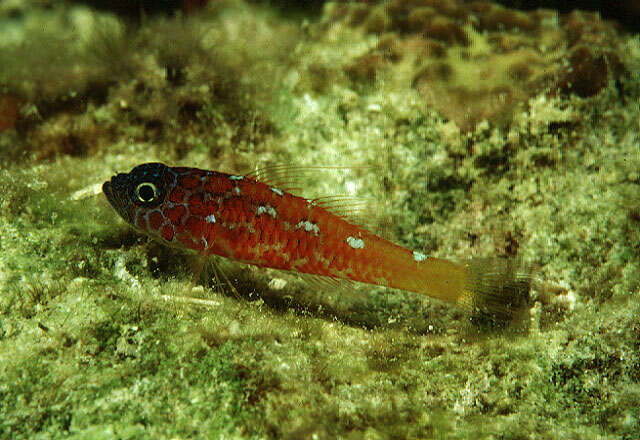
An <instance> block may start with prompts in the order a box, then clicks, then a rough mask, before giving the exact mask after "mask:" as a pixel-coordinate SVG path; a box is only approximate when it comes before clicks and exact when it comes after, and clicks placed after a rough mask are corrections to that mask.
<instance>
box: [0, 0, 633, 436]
mask: <svg viewBox="0 0 640 440" xmlns="http://www.w3.org/2000/svg"><path fill="white" fill-rule="evenodd" d="M71 11H74V10H71ZM75 11H76V13H77V12H78V11H80V12H81V13H82V14H88V15H87V16H89V17H93V16H94V14H95V17H96V20H98V19H100V17H101V16H102V15H101V14H98V13H94V12H91V11H88V10H86V9H82V8H81V9H79V10H75ZM65 13H67V12H66V11H64V10H62V9H60V10H58V9H56V10H55V11H54V14H61V15H63V16H64V14H65ZM34 14H35V13H34ZM37 14H46V13H45V12H42V11H40V12H38V13H37ZM107 15H108V14H107ZM76 16H77V15H76ZM47 18H48V19H50V18H52V17H47ZM108 19H109V20H112V21H113V22H115V23H119V19H117V18H115V17H112V16H110V15H109V16H108ZM182 20H183V19H182V18H174V19H166V18H157V19H149V22H148V23H146V24H144V25H143V26H142V28H140V29H139V30H136V29H134V28H132V29H128V30H127V32H125V33H123V34H117V35H120V37H117V35H116V37H117V38H125V36H126V38H131V39H132V41H136V42H137V43H136V46H135V47H136V49H135V50H134V53H131V54H129V55H128V57H130V58H127V60H128V61H127V64H126V65H127V66H129V67H127V68H126V69H123V70H120V71H119V72H123V73H121V74H119V75H115V76H114V77H110V79H109V81H108V82H104V81H102V80H101V81H95V80H94V79H92V78H97V79H101V78H104V73H103V71H100V70H94V69H90V68H86V69H85V70H84V71H83V72H84V73H83V76H82V81H81V82H80V83H79V85H80V86H81V87H80V86H79V87H77V89H74V90H73V93H74V96H75V97H74V99H76V100H77V101H73V102H80V101H85V102H86V103H87V105H83V106H81V107H78V106H75V105H72V106H64V105H45V107H43V108H46V109H47V111H46V112H38V114H39V115H40V118H42V119H38V118H35V119H32V117H31V116H29V115H33V114H34V113H33V112H31V113H28V114H26V115H25V116H24V120H23V122H22V124H23V125H19V126H18V127H16V130H11V131H8V132H5V133H2V134H0V146H2V150H0V164H1V166H2V168H1V169H0V194H1V195H2V197H1V199H0V208H1V210H0V363H1V364H2V365H3V368H2V369H0V437H3V438H49V437H76V438H88V437H89V438H191V437H206V438H336V437H339V438H407V437H410V438H461V439H467V438H514V439H520V438H530V437H536V438H549V439H554V438H567V437H568V438H584V439H589V438H593V439H596V438H598V439H600V438H634V437H635V436H637V434H638V432H640V412H639V410H638V408H639V405H638V402H640V375H639V373H638V372H639V371H640V354H639V353H640V321H639V320H638V316H640V315H639V314H640V306H639V303H640V302H639V298H640V281H639V280H640V269H639V268H640V264H639V263H640V250H639V247H638V244H639V243H640V221H639V216H638V211H639V210H640V208H639V206H640V202H639V200H638V196H637V194H639V189H640V188H639V185H640V180H639V178H638V169H639V166H640V155H639V154H638V144H639V137H640V135H639V132H640V127H639V126H638V123H637V121H638V120H639V118H640V114H639V113H640V110H639V109H638V107H637V101H638V96H640V91H639V90H638V87H637V84H638V79H639V78H640V73H639V72H638V70H637V66H638V65H640V62H639V61H638V56H637V54H640V43H639V41H638V38H637V36H636V37H628V36H625V37H621V38H624V40H625V41H624V44H626V45H627V47H629V51H628V53H629V56H630V57H632V59H630V60H629V62H628V66H629V68H633V69H632V77H631V79H630V80H629V81H628V82H624V83H622V84H620V85H619V86H618V87H616V86H615V85H613V84H612V85H611V86H610V87H608V88H607V89H605V90H603V91H602V92H601V93H600V94H599V95H597V96H594V97H591V98H584V99H580V98H554V99H550V98H548V97H545V96H544V94H540V95H539V96H537V97H536V98H534V99H532V100H531V101H529V103H528V104H527V106H526V108H524V109H523V110H522V111H519V112H516V113H515V114H514V117H513V121H514V122H513V123H512V124H511V125H510V126H509V127H508V128H506V129H505V128H495V127H493V126H491V125H490V124H488V123H486V124H480V125H479V126H478V127H477V128H476V130H475V131H474V132H473V133H470V134H464V135H463V134H461V133H460V130H457V129H456V127H455V124H453V125H452V124H451V123H450V122H447V121H445V120H443V119H442V117H441V116H440V115H439V114H438V113H436V112H435V111H434V110H433V109H431V108H429V107H428V106H426V105H425V104H424V101H423V100H422V99H421V98H420V96H419V95H418V94H417V93H416V91H414V90H412V89H410V88H409V87H406V84H404V83H403V82H402V81H394V80H388V81H387V80H386V78H385V77H384V76H381V75H377V76H375V77H374V78H373V82H370V81H371V79H364V80H359V79H357V78H356V79H355V81H356V82H357V81H365V82H368V83H367V84H364V85H359V84H355V85H354V78H353V77H350V76H349V75H348V73H345V72H344V71H343V70H342V69H341V66H348V65H350V64H351V62H352V61H353V60H355V59H357V58H358V57H360V56H362V55H363V54H365V53H367V52H368V51H369V49H370V48H371V47H372V46H373V45H375V44H377V41H376V40H375V39H374V38H372V37H367V38H364V39H363V38H362V37H361V36H360V35H358V34H357V33H354V32H352V31H351V30H350V29H348V28H345V29H334V30H333V31H332V32H334V33H335V34H337V36H336V35H333V36H331V35H326V34H324V33H323V31H322V27H320V26H314V25H306V26H307V28H306V30H304V27H303V29H299V30H298V29H297V27H296V26H295V25H294V24H293V23H291V22H288V21H287V20H286V19H284V18H282V17H279V16H277V15H274V14H273V13H272V12H270V11H265V10H260V9H255V7H250V6H246V5H244V4H242V3H233V4H230V6H229V9H228V10H227V11H226V12H221V11H220V10H218V9H215V10H211V11H205V12H204V13H203V15H201V16H197V15H196V16H192V17H189V18H188V20H190V22H189V23H191V24H201V25H202V28H204V29H214V30H215V29H222V28H224V29H228V31H227V32H228V33H227V34H226V35H223V34H222V33H220V32H214V33H213V34H207V33H206V32H204V33H202V34H201V33H196V34H194V33H192V31H189V33H188V34H187V35H182V37H184V38H183V39H181V40H180V41H182V43H181V45H180V47H181V48H183V49H180V50H179V51H177V52H176V51H172V50H167V51H165V52H161V51H160V50H159V48H162V47H163V44H166V41H165V40H163V38H167V39H171V38H172V36H175V35H176V34H178V35H181V34H180V33H181V32H182V30H183V29H184V23H183V22H182ZM118 26H120V24H116V25H115V28H118V29H119V27H118ZM122 26H124V25H122ZM224 26H226V28H225V27H224ZM123 29H124V28H123ZM168 29H169V30H168ZM161 30H162V32H160V31H161ZM50 32H56V33H58V35H60V37H61V38H62V37H65V38H66V37H68V34H67V32H68V30H67V29H64V33H63V32H62V30H59V31H55V30H51V31H50ZM116 37H114V38H116ZM151 37H153V38H151ZM88 41H91V42H92V43H91V44H92V45H93V46H91V47H95V44H96V43H95V40H88ZM118 41H120V40H117V41H115V42H113V44H115V45H116V49H113V51H116V52H117V50H120V49H117V48H118V47H121V43H119V42H118ZM127 41H129V40H127ZM248 41H251V42H252V43H253V44H248V43H247V42H248ZM223 42H224V43H228V45H227V46H224V47H223V48H221V49H220V50H218V51H215V52H214V53H213V55H212V54H211V53H212V52H210V51H209V49H211V47H212V43H215V44H213V45H214V46H215V45H218V46H222V44H223ZM242 48H244V49H242ZM267 49H268V50H267ZM47 50H48V51H50V52H49V53H48V55H47V56H46V57H44V58H40V57H38V56H37V54H34V55H33V56H29V57H25V58H24V60H23V58H22V57H20V56H13V57H12V58H2V59H5V60H6V59H9V60H11V63H13V65H12V67H11V69H12V70H11V71H14V72H28V71H29V69H30V68H32V66H33V65H34V63H35V64H36V65H37V63H39V62H42V63H47V62H49V60H51V59H55V60H57V61H56V62H57V64H55V66H54V67H56V69H57V70H56V71H57V72H59V74H60V75H63V73H60V72H62V71H63V70H64V68H69V66H73V65H77V64H78V63H79V62H80V61H82V63H81V64H80V65H81V66H88V67H91V66H93V64H92V63H90V62H88V61H86V60H87V59H89V58H87V56H86V52H83V51H84V49H83V48H82V47H79V48H75V49H74V52H72V53H71V52H69V50H68V48H63V47H59V46H56V47H51V46H48V47H47ZM191 50H193V53H192V54H191V55H189V54H186V53H183V52H185V51H191ZM54 51H58V52H56V53H57V54H58V55H55V53H54ZM202 51H204V52H206V53H207V55H206V56H205V55H202ZM292 52H294V53H293V54H294V55H295V56H293V57H292V56H291V55H292ZM11 53H13V52H11ZM3 54H6V52H3ZM634 54H635V55H634ZM79 60H80V61H79ZM131 60H134V61H131ZM130 62H131V63H133V64H128V63H130ZM169 65H170V68H168V67H167V66H169ZM25 66H27V67H29V66H31V67H29V68H25ZM634 66H635V67H634ZM634 69H635V70H634ZM171 72H173V73H171ZM178 72H181V73H179V74H178ZM36 73H37V74H38V75H40V73H38V72H36ZM169 73H171V75H169ZM259 73H260V74H261V75H262V76H261V75H260V74H259ZM92 75H96V76H95V77H92ZM325 75H326V79H325ZM386 75H391V73H389V72H388V73H386ZM63 76H64V75H63ZM41 78H42V77H41V76H38V77H36V78H35V79H37V81H40V82H42V81H43V80H42V79H41ZM69 78H70V77H69V76H64V78H60V79H59V82H52V83H50V84H49V83H47V81H45V83H47V85H50V86H51V88H47V89H41V90H46V91H47V93H44V92H38V93H36V92H35V90H36V89H34V88H24V89H20V87H19V85H17V83H14V82H11V81H4V80H3V86H4V87H5V88H7V89H10V90H9V91H11V92H13V93H16V94H18V95H20V94H21V95H22V96H23V98H24V99H25V100H26V101H27V104H25V107H26V108H27V109H28V108H32V109H33V106H35V107H36V108H41V107H42V105H43V103H44V104H47V103H50V102H56V103H58V102H62V101H64V99H62V98H61V97H64V96H70V95H68V93H69V92H68V90H69V85H68V84H69V82H68V81H70V79H69ZM30 81H35V80H34V78H33V77H31V78H30V77H28V76H27V77H26V78H25V81H24V84H29V83H30ZM325 81H328V83H324V82H325ZM403 84H404V85H403ZM72 88H73V87H72ZM96 88H97V89H99V90H100V91H101V93H98V94H96V93H94V91H95V90H96ZM32 91H33V92H32ZM76 97H77V98H76ZM87 121H93V122H92V124H94V126H95V127H97V128H99V129H95V130H94V129H91V130H90V129H86V130H81V131H80V133H81V134H80V135H79V136H80V138H81V139H82V142H83V143H84V144H85V145H87V146H88V147H87V148H84V149H82V152H81V153H80V154H77V153H76V151H75V150H69V149H65V148H58V147H51V146H50V145H47V144H46V143H47V142H53V143H56V142H59V143H60V145H62V144H63V143H64V140H65V139H68V136H69V134H70V133H71V132H74V127H75V132H76V134H77V132H78V130H77V127H86V124H87V123H88V122H87ZM43 133H45V134H46V136H44V135H43ZM37 135H39V136H37ZM34 139H41V141H40V142H39V143H34V142H32V141H33V140H34ZM45 141H46V142H45ZM151 160H162V161H167V162H170V163H175V164H183V165H190V166H200V167H205V168H211V169H223V170H228V171H237V172H242V171H246V170H247V169H250V168H251V167H253V166H256V165H262V164H273V163H294V164H299V165H318V164H329V165H347V166H351V167H353V170H350V171H347V172H337V173H328V174H326V175H323V176H321V177H317V176H316V177H314V176H310V177H309V178H308V180H307V181H306V182H307V183H308V185H309V187H310V188H309V189H308V190H309V191H310V192H315V193H318V194H339V193H344V192H347V191H352V190H354V189H355V190H357V192H358V193H359V194H360V195H363V196H371V195H374V196H375V197H376V201H375V202H373V201H372V202H371V203H372V204H374V208H375V209H374V211H379V212H383V214H384V216H387V217H390V218H392V219H393V222H392V223H391V225H390V226H389V228H388V229H390V231H389V233H390V235H392V236H393V237H394V238H395V240H396V241H398V242H400V243H403V244H404V245H407V246H409V247H411V248H414V249H417V250H421V251H424V252H428V253H429V254H432V255H436V256H441V257H448V258H460V259H464V258H468V257H471V256H479V257H488V256H495V255H519V256H520V257H521V258H523V259H524V260H525V261H526V262H527V263H530V264H532V265H534V266H535V267H536V268H537V273H538V275H539V277H540V278H541V279H543V280H545V281H549V282H553V283H558V284H560V285H561V286H564V288H565V289H567V290H570V291H571V292H572V293H571V295H572V296H571V297H570V298H568V299H567V301H569V306H568V307H565V308H564V309H554V308H553V307H552V306H549V305H546V304H542V303H538V304H536V306H535V307H534V308H533V309H532V311H531V313H530V322H526V323H518V324H517V325H516V326H515V328H511V329H506V330H486V329H479V328H477V327H474V326H473V325H471V324H470V323H469V322H468V318H469V316H468V315H466V314H465V313H464V311H462V310H458V309H455V308H451V307H447V306H444V305H443V304H440V303H437V302H436V301H431V300H429V299H428V298H422V297H418V296H417V295H413V294H409V293H403V292H391V291H386V290H384V289H379V288H371V287H364V288H361V287H358V288H355V289H353V290H351V289H350V288H344V289H339V290H333V289H326V288H325V289H320V288H318V287H317V286H315V285H313V284H312V285H309V284H308V283H303V282H300V281H299V280H298V279H297V278H296V277H295V276H289V275H287V274H282V273H279V272H277V271H268V270H259V269H254V268H247V267H239V266H237V265H234V264H231V263H225V262H221V263H218V264H219V265H221V266H222V269H223V270H224V272H225V273H226V274H227V277H228V278H229V279H230V280H231V281H232V284H233V285H234V286H235V287H234V289H235V290H233V289H229V288H227V289H224V291H222V292H220V291H219V290H217V289H216V286H217V282H216V280H215V278H213V277H212V276H211V275H206V276H204V277H203V278H202V279H201V280H200V281H201V282H202V283H203V284H204V286H205V287H204V289H195V290H194V291H193V292H190V293H189V294H188V295H187V296H186V298H187V299H189V298H191V297H195V298H196V299H199V300H202V301H201V302H200V303H195V302H193V303H189V302H188V301H184V299H185V295H186V294H185V291H186V289H187V287H188V286H189V283H190V279H191V276H192V275H191V270H190V267H189V264H188V260H189V257H190V256H189V254H186V253H183V252H180V251H177V250H175V249H168V248H165V247H163V246H160V245H158V244H153V243H149V242H148V241H147V240H146V239H145V238H144V237H140V236H139V235H137V234H136V233H134V232H132V231H131V230H130V229H129V228H128V227H127V226H126V225H124V224H123V223H122V222H121V221H120V220H118V218H117V215H116V214H115V213H114V212H113V210H112V209H111V208H110V207H109V206H108V204H107V203H106V201H105V200H104V199H103V197H102V196H101V195H100V194H99V185H100V184H101V183H102V182H103V181H104V180H106V179H107V178H108V177H109V176H110V175H111V174H112V173H113V172H114V171H116V170H118V171H126V170H128V169H130V168H131V167H132V166H134V165H136V164H138V163H141V162H146V161H151ZM358 167H360V168H358Z"/></svg>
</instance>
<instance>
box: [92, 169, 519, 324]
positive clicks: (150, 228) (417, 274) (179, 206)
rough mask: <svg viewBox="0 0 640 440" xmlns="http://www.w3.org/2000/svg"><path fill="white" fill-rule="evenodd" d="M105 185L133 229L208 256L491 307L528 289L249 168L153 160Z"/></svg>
mask: <svg viewBox="0 0 640 440" xmlns="http://www.w3.org/2000/svg"><path fill="white" fill-rule="evenodd" d="M102 190H103V192H104V193H105V195H106V197H107V199H108V201H109V202H110V203H111V205H112V206H113V207H114V208H115V209H116V211H117V212H118V213H119V214H120V216H121V217H122V218H123V219H124V220H125V221H127V222H128V223H130V224H131V225H133V226H134V227H136V228H137V229H139V230H141V231H143V232H144V233H146V234H148V235H150V236H152V237H154V238H157V239H160V240H162V241H164V242H166V243H168V244H171V245H178V246H182V247H184V248H188V249H192V250H195V251H196V252H198V253H199V254H200V255H201V256H203V257H207V256H209V255H212V254H215V255H220V256H223V257H227V258H231V259H233V260H237V261H240V262H243V263H249V264H254V265H257V266H262V267H270V268H275V269H283V270H290V271H296V272H300V273H308V274H314V275H320V276H325V277H331V278H333V279H348V280H353V281H358V282H362V283H369V284H375V285H379V286H387V287H392V288H397V289H402V290H408V291H411V292H417V293H422V294H426V295H429V296H431V297H433V298H438V299H440V300H444V301H447V302H450V303H458V304H463V305H467V306H469V305H471V306H474V307H478V306H482V307H484V308H487V309H488V310H490V311H492V312H495V311H500V310H504V309H505V308H506V307H513V306H518V305H520V304H521V303H522V302H523V301H524V299H525V298H524V297H525V296H526V295H527V294H528V290H529V284H528V278H527V277H523V276H522V274H521V273H517V268H516V267H515V266H514V265H513V264H511V263H508V262H506V263H498V264H496V261H498V260H496V261H492V262H491V263H489V264H488V263H487V262H488V261H489V260H483V261H482V262H480V263H478V262H477V261H476V262H475V263H467V264H458V263H454V262H451V261H448V260H443V259H439V258H433V257H429V256H427V255H424V254H422V253H420V252H416V251H412V250H410V249H407V248H405V247H402V246H400V245H397V244H395V243H392V242H391V241H389V240H386V239H384V238H381V237H379V236H377V235H375V234H374V233H372V232H370V231H368V230H367V229H364V228H362V227H360V226H358V225H356V224H353V223H351V222H349V221H348V220H347V219H345V218H343V217H342V216H340V215H339V214H337V213H334V212H332V209H331V207H330V206H326V205H325V204H323V203H322V202H321V201H319V200H315V201H314V200H308V199H305V198H303V197H298V196H296V195H293V194H291V193H289V192H287V191H285V190H284V189H280V188H277V187H275V186H272V182H268V181H264V180H259V179H256V178H253V177H250V176H249V175H231V174H225V173H221V172H216V171H206V170H201V169H197V168H184V167H169V166H166V165H164V164H161V163H147V164H143V165H139V166H137V167H135V168H134V169H133V170H131V172H129V173H127V174H118V175H116V176H114V177H113V178H112V179H111V180H110V181H107V182H105V183H104V185H103V187H102ZM478 261H479V260H478ZM516 303H517V304H516Z"/></svg>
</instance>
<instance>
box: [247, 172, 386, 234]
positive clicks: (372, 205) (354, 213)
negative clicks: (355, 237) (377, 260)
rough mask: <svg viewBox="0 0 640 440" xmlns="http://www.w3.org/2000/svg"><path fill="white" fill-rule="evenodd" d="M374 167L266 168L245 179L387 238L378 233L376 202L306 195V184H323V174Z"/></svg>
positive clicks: (364, 198) (307, 193)
mask: <svg viewBox="0 0 640 440" xmlns="http://www.w3.org/2000/svg"><path fill="white" fill-rule="evenodd" d="M371 168H376V167H375V166H368V165H364V166H324V165H319V166H306V165H285V164H281V165H270V166H266V167H263V168H258V169H255V170H253V171H251V172H250V173H247V174H246V176H247V177H249V178H252V179H255V180H258V181H260V182H263V183H266V184H268V185H270V186H273V187H275V188H278V189H280V190H284V191H287V192H289V193H292V194H294V195H297V196H300V197H305V198H307V199H308V200H310V201H311V202H312V203H314V204H316V205H318V206H321V207H322V208H324V209H326V210H327V211H329V212H331V213H332V214H334V215H337V216H338V217H340V218H342V219H344V220H346V221H348V222H349V223H352V224H355V225H358V226H360V227H362V228H363V229H368V230H370V231H373V232H376V233H378V234H379V235H383V236H384V235H387V234H384V233H382V232H381V231H380V229H381V228H380V227H379V224H380V223H382V222H380V215H379V206H378V204H377V202H378V199H376V198H374V197H360V196H357V195H351V194H341V195H332V196H319V197H318V196H317V195H316V194H310V193H309V192H310V190H309V184H308V182H309V181H310V180H311V181H313V180H316V181H318V180H319V181H322V180H326V178H327V175H326V173H328V172H331V171H341V172H353V171H358V170H364V169H371Z"/></svg>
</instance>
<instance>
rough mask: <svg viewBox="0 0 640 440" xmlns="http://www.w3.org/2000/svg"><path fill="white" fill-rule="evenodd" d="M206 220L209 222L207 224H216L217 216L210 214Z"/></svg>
mask: <svg viewBox="0 0 640 440" xmlns="http://www.w3.org/2000/svg"><path fill="white" fill-rule="evenodd" d="M204 219H205V220H206V221H207V223H215V222H216V216H215V215H213V214H209V215H208V216H206V217H205V218H204Z"/></svg>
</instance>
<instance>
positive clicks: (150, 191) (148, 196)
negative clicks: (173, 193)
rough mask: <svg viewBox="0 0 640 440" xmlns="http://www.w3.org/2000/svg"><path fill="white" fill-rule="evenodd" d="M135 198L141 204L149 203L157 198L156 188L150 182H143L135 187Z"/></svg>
mask: <svg viewBox="0 0 640 440" xmlns="http://www.w3.org/2000/svg"><path fill="white" fill-rule="evenodd" d="M136 197H138V200H140V201H141V202H142V203H150V202H153V201H154V200H155V199H157V198H158V188H156V186H155V185H154V184H153V183H151V182H143V183H141V184H140V185H138V186H137V187H136Z"/></svg>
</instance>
